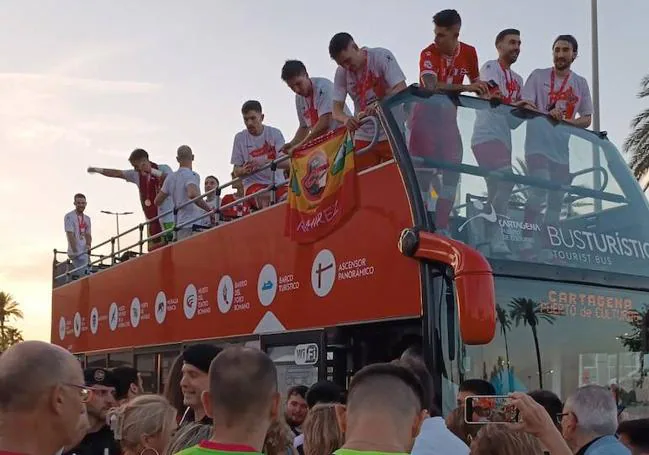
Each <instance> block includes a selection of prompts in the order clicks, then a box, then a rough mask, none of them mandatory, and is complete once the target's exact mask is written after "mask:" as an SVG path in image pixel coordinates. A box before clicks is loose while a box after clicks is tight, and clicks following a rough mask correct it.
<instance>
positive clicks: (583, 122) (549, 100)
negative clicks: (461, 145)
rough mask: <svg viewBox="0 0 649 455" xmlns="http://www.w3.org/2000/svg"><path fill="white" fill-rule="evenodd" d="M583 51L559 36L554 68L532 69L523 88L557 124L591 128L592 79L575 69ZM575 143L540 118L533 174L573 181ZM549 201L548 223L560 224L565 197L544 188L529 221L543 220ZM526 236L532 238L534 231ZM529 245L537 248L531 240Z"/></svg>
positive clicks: (529, 153)
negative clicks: (571, 150) (571, 145)
mask: <svg viewBox="0 0 649 455" xmlns="http://www.w3.org/2000/svg"><path fill="white" fill-rule="evenodd" d="M577 49H578V45H577V40H576V39H575V37H574V36H572V35H560V36H559V37H557V39H555V40H554V44H553V46H552V52H553V56H554V66H553V67H552V68H544V69H536V70H534V71H532V74H530V76H529V77H528V79H527V81H526V82H525V86H524V87H523V93H522V98H523V100H525V101H528V102H531V103H533V104H534V105H536V106H537V108H538V110H539V111H540V112H543V113H546V114H548V115H550V116H551V117H552V118H554V119H555V120H557V121H564V122H567V123H571V124H573V125H575V126H578V127H580V128H587V127H588V126H590V122H591V116H592V114H593V103H592V100H591V96H590V88H589V87H588V82H587V81H586V79H584V78H583V77H582V76H580V75H578V74H576V73H575V72H574V71H572V70H571V69H570V67H571V65H572V63H573V62H574V61H575V59H576V58H577ZM577 114H579V117H577ZM569 141H570V136H569V133H568V132H567V131H565V130H562V129H559V128H557V127H555V126H553V125H551V124H550V123H549V122H547V121H546V120H545V119H542V118H539V119H536V120H533V121H530V122H528V124H527V135H526V138H525V160H526V162H527V167H528V169H529V174H530V176H532V177H536V178H541V179H544V180H549V181H552V182H554V183H561V184H568V183H570V180H571V177H570V167H569V153H568V143H569ZM546 193H547V195H546ZM546 197H547V208H546V211H545V220H544V221H545V223H546V224H547V223H557V222H558V221H559V216H560V214H561V206H562V203H563V198H564V193H563V191H550V192H547V191H546V190H544V189H542V188H533V189H532V191H531V192H530V195H529V197H528V200H527V204H526V206H525V222H527V223H537V222H538V221H539V216H540V214H541V208H542V205H543V202H544V199H546ZM525 232H526V235H527V237H528V238H530V237H531V234H530V233H529V231H525ZM528 247H531V245H529V242H528Z"/></svg>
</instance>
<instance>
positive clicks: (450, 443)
mask: <svg viewBox="0 0 649 455" xmlns="http://www.w3.org/2000/svg"><path fill="white" fill-rule="evenodd" d="M469 452H470V451H469V447H468V446H467V445H466V444H465V443H464V442H463V441H462V440H461V439H460V438H458V437H457V436H455V434H453V433H452V432H451V430H449V429H448V428H447V427H446V422H444V419H443V418H441V417H429V418H427V419H425V420H424V421H423V423H422V425H421V428H420V430H419V436H417V438H415V444H414V445H413V447H412V451H411V452H410V453H411V454H412V455H451V454H452V455H469Z"/></svg>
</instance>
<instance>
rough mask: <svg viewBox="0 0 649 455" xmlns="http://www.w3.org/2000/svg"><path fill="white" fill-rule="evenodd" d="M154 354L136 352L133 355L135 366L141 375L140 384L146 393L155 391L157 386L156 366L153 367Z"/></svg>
mask: <svg viewBox="0 0 649 455" xmlns="http://www.w3.org/2000/svg"><path fill="white" fill-rule="evenodd" d="M155 358H156V355H155V354H153V353H150V354H137V355H136V356H135V368H136V369H137V371H138V373H140V376H141V377H142V385H143V387H144V391H145V392H147V393H155V391H156V386H157V382H158V381H157V377H156V368H155Z"/></svg>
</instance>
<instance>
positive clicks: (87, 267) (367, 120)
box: [53, 116, 380, 282]
mask: <svg viewBox="0 0 649 455" xmlns="http://www.w3.org/2000/svg"><path fill="white" fill-rule="evenodd" d="M360 123H361V125H362V124H366V123H371V124H372V125H373V126H374V135H373V136H372V140H371V141H370V144H369V145H367V146H366V147H364V148H362V149H360V150H357V151H355V152H354V153H355V154H356V155H357V156H358V155H362V154H364V153H366V152H367V151H369V150H370V149H371V148H372V147H374V146H375V145H376V144H377V142H378V139H379V135H380V125H379V120H378V119H377V118H376V117H374V116H371V117H364V118H363V119H361V121H360ZM341 128H342V127H341ZM325 134H329V133H325ZM323 136H324V135H323ZM321 138H322V136H320V137H317V138H315V139H313V140H312V141H310V142H308V143H306V144H304V145H302V146H300V148H299V150H303V149H306V148H309V147H310V146H311V145H312V144H313V143H315V141H318V140H320V139H321ZM290 159H291V157H290V156H288V155H284V154H282V155H281V156H279V157H278V158H275V159H274V160H272V161H269V162H268V163H266V164H264V165H263V166H261V167H259V168H257V169H255V170H254V171H253V172H251V173H250V174H248V175H246V176H241V177H236V178H234V179H232V180H230V181H229V182H226V183H224V184H223V185H220V186H218V187H216V188H214V189H212V190H209V191H206V192H205V193H203V194H201V195H199V196H197V197H195V198H194V199H191V200H189V201H186V202H184V203H182V204H180V205H179V206H178V207H174V208H173V209H172V210H167V211H165V212H163V213H159V214H158V215H157V216H155V217H153V218H151V219H147V220H145V221H144V222H142V223H139V224H137V225H136V226H134V227H132V228H130V229H127V230H126V231H124V232H121V233H119V235H117V236H115V237H110V238H109V239H108V240H105V241H104V242H102V243H100V244H98V245H94V246H93V247H92V248H90V249H89V250H87V251H85V252H83V253H80V254H78V255H76V256H74V257H73V258H77V257H80V256H83V255H84V254H86V255H88V263H87V264H86V265H83V266H81V267H77V268H74V269H71V270H67V271H66V272H65V273H62V274H60V275H57V276H54V278H53V280H54V281H55V282H56V280H60V279H66V280H69V279H70V277H71V276H73V275H74V274H76V273H79V272H82V273H83V274H87V272H88V270H90V268H91V267H92V266H93V265H98V264H100V263H103V261H104V260H106V259H107V258H110V259H111V261H112V264H115V262H116V258H117V257H118V256H119V255H120V254H122V253H126V252H128V251H131V249H132V248H137V247H139V250H140V251H139V253H136V254H144V253H143V251H142V247H143V245H144V244H145V243H147V242H150V241H152V240H157V239H159V238H161V237H163V236H165V235H167V234H170V233H175V232H177V231H179V230H180V229H182V228H184V227H186V226H192V225H193V224H194V223H196V222H197V221H199V220H201V219H203V218H205V217H210V216H212V215H214V214H220V213H221V212H222V211H223V210H225V209H228V208H230V207H234V206H236V205H238V204H241V203H242V202H246V201H248V200H251V199H254V198H257V197H259V196H261V195H263V194H265V193H268V192H271V204H275V202H276V201H275V190H276V189H277V188H278V185H277V183H276V182H275V172H274V171H275V170H277V165H278V164H281V163H283V162H285V161H287V160H290ZM267 169H271V170H272V171H273V174H272V178H271V184H270V185H268V187H266V188H264V189H263V190H261V191H258V192H256V193H253V194H249V195H247V196H244V197H242V198H239V199H237V200H235V201H234V202H231V203H229V204H225V205H219V206H217V207H215V208H214V209H212V210H210V211H209V212H203V213H201V214H200V216H197V217H195V218H193V219H191V220H189V221H185V222H183V223H181V224H180V225H175V224H174V227H173V228H168V229H164V230H162V231H161V232H159V233H157V234H154V235H151V236H148V237H144V228H145V227H146V226H148V225H150V224H151V223H154V222H156V221H159V220H160V219H161V218H163V217H165V216H168V215H170V214H173V215H174V216H176V215H177V214H178V211H179V210H181V209H182V208H184V207H187V206H188V205H190V204H194V203H196V201H198V200H200V199H203V198H205V197H206V196H209V195H211V194H215V195H216V197H220V195H221V190H223V189H225V188H227V187H231V186H234V184H235V183H238V182H241V181H243V179H245V178H248V177H250V176H252V175H255V174H257V173H260V172H263V171H265V170H267ZM281 184H282V185H283V184H284V182H282V183H281ZM137 230H139V236H140V239H139V240H138V241H137V242H135V243H133V244H131V245H128V246H126V247H123V248H121V249H119V250H117V251H115V243H116V241H117V239H120V238H122V237H124V236H125V235H128V234H130V233H132V232H135V231H137ZM108 244H110V245H111V252H110V255H100V254H92V253H91V252H92V251H94V250H96V249H97V248H101V247H103V246H106V245H108ZM64 253H65V254H67V252H65V251H60V250H57V249H55V250H54V262H55V263H57V254H64ZM92 257H98V258H100V259H98V260H95V261H92V260H91V258H92ZM63 263H65V262H61V264H63Z"/></svg>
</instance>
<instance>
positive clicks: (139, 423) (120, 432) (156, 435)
mask: <svg viewBox="0 0 649 455" xmlns="http://www.w3.org/2000/svg"><path fill="white" fill-rule="evenodd" d="M115 416H116V419H115V424H114V426H113V434H114V435H115V439H116V440H117V441H119V444H120V448H121V449H122V452H123V454H124V455H142V454H144V453H145V452H151V453H153V454H163V453H164V450H165V448H166V447H167V446H168V444H169V441H170V439H171V435H172V434H173V432H174V431H175V430H176V428H177V426H178V424H177V422H176V410H175V409H174V408H173V406H171V404H169V402H168V401H167V399H166V398H165V397H163V396H161V395H149V394H147V395H140V396H138V397H135V398H134V399H132V400H130V401H128V402H127V403H125V404H123V405H122V406H121V407H119V408H118V409H117V410H116V411H115Z"/></svg>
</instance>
